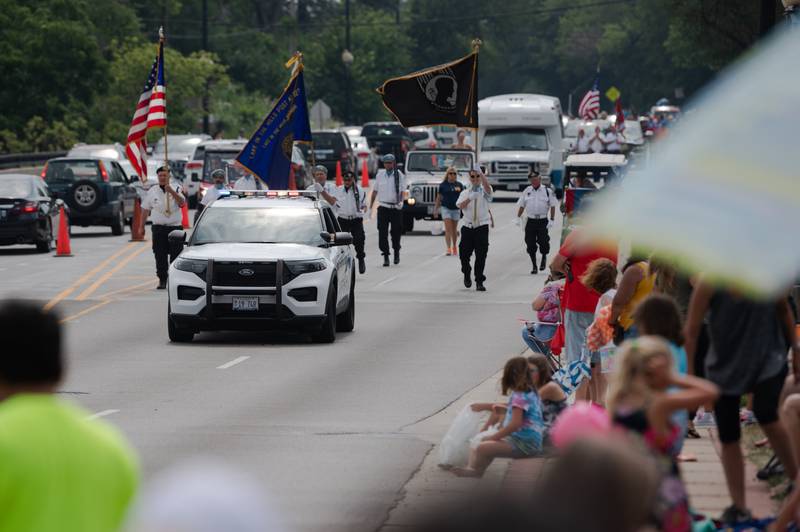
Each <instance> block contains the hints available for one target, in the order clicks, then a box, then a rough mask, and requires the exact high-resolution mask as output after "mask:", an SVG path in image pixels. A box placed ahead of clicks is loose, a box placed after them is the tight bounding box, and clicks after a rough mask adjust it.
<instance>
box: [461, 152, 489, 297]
mask: <svg viewBox="0 0 800 532" xmlns="http://www.w3.org/2000/svg"><path fill="white" fill-rule="evenodd" d="M491 201H492V186H491V185H490V184H489V180H488V179H486V176H485V175H484V174H483V172H481V170H480V167H477V166H476V167H474V168H473V169H472V170H470V172H469V186H468V187H467V188H466V189H465V190H463V191H462V192H461V195H460V196H459V197H458V200H457V201H456V205H457V206H458V208H459V209H461V211H462V212H463V213H464V217H463V218H462V219H461V220H462V222H463V225H462V226H461V242H460V243H459V244H458V252H459V255H460V257H461V272H462V273H463V274H464V286H466V287H467V288H469V287H471V286H472V279H471V278H470V274H471V273H472V267H471V265H470V260H471V259H472V252H473V251H474V252H475V289H476V290H477V291H478V292H485V291H486V287H485V286H484V285H483V283H484V281H486V276H485V275H484V273H483V270H484V267H485V266H486V255H487V254H488V253H489V223H490V222H491V220H492V216H491V214H490V213H489V203H490V202H491Z"/></svg>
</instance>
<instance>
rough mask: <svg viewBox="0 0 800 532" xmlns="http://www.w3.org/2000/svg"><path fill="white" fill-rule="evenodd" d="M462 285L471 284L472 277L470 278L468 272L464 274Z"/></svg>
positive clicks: (468, 286) (469, 285)
mask: <svg viewBox="0 0 800 532" xmlns="http://www.w3.org/2000/svg"><path fill="white" fill-rule="evenodd" d="M464 286H466V287H467V288H470V287H471V286H472V279H471V278H470V276H469V274H468V273H465V274H464Z"/></svg>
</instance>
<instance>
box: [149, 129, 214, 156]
mask: <svg viewBox="0 0 800 532" xmlns="http://www.w3.org/2000/svg"><path fill="white" fill-rule="evenodd" d="M167 141H168V143H169V144H168V148H169V156H170V158H172V159H175V158H179V157H191V156H192V153H194V149H195V148H196V147H197V145H198V144H200V143H201V142H203V138H202V137H183V136H176V138H173V136H172V135H170V136H169V138H167ZM159 155H160V156H161V158H162V159H163V158H164V139H163V138H162V139H161V140H159V141H158V144H156V147H155V148H153V155H152V157H156V156H159Z"/></svg>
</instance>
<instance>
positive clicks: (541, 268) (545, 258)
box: [539, 255, 547, 271]
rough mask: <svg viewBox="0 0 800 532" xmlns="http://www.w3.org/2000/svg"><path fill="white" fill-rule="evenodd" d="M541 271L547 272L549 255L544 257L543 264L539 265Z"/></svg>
mask: <svg viewBox="0 0 800 532" xmlns="http://www.w3.org/2000/svg"><path fill="white" fill-rule="evenodd" d="M539 269H540V270H542V271H545V270H546V269H547V255H542V262H541V264H540V265H539Z"/></svg>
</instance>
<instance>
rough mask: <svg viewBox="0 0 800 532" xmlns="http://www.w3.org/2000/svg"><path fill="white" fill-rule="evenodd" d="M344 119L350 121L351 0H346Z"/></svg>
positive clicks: (343, 54) (343, 60) (343, 59)
mask: <svg viewBox="0 0 800 532" xmlns="http://www.w3.org/2000/svg"><path fill="white" fill-rule="evenodd" d="M344 20H345V24H344V52H342V62H343V63H344V121H345V122H346V123H348V124H349V123H350V102H351V94H350V67H351V66H352V64H353V53H352V52H351V51H350V0H345V1H344Z"/></svg>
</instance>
